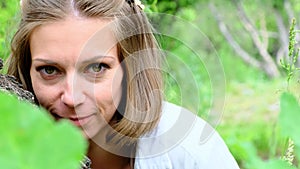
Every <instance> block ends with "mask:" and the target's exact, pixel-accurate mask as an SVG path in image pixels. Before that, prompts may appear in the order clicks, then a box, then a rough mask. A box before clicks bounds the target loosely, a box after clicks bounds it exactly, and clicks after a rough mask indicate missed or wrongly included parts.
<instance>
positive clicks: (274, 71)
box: [235, 2, 279, 77]
mask: <svg viewBox="0 0 300 169" xmlns="http://www.w3.org/2000/svg"><path fill="white" fill-rule="evenodd" d="M235 4H236V7H237V10H238V16H239V18H240V20H241V22H242V23H243V26H244V28H245V29H246V30H247V31H248V32H249V33H250V35H251V38H252V40H253V42H254V45H255V46H256V48H257V49H258V52H259V54H260V55H261V56H262V58H263V60H264V61H265V62H266V64H267V65H265V67H264V68H265V70H266V71H267V73H268V74H269V75H270V76H271V77H276V76H279V70H278V68H277V65H276V64H275V62H274V61H273V59H272V56H271V55H270V54H269V53H268V51H267V49H266V48H264V47H263V44H262V42H261V40H260V38H259V33H258V31H257V30H256V29H255V27H254V25H253V24H252V23H251V21H250V19H249V18H248V16H247V15H246V13H245V11H244V9H243V7H242V5H241V3H240V2H235Z"/></svg>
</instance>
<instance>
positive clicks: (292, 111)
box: [279, 93, 300, 158]
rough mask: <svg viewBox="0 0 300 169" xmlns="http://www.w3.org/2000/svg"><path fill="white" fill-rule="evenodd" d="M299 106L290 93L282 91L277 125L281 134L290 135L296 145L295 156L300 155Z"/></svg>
mask: <svg viewBox="0 0 300 169" xmlns="http://www.w3.org/2000/svg"><path fill="white" fill-rule="evenodd" d="M299 123H300V106H299V103H298V101H297V99H296V98H295V97H294V96H293V95H292V94H290V93H283V94H282V96H281V98H280V115H279V127H280V129H281V132H282V135H283V136H286V137H290V138H291V139H292V140H293V141H294V143H295V147H296V154H297V157H298V158H299V157H300V151H299V150H300V132H299Z"/></svg>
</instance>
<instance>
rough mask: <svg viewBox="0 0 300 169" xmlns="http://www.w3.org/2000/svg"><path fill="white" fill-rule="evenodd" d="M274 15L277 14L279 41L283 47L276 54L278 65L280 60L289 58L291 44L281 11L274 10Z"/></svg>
mask: <svg viewBox="0 0 300 169" xmlns="http://www.w3.org/2000/svg"><path fill="white" fill-rule="evenodd" d="M274 13H275V18H276V24H277V27H278V31H279V39H280V42H281V47H280V49H279V50H278V51H277V54H276V60H277V63H278V60H280V58H282V57H284V56H287V55H288V53H289V49H288V46H289V42H288V39H289V35H288V34H289V32H288V30H287V29H286V27H285V24H284V22H283V18H282V16H281V15H280V14H279V11H278V10H277V9H274Z"/></svg>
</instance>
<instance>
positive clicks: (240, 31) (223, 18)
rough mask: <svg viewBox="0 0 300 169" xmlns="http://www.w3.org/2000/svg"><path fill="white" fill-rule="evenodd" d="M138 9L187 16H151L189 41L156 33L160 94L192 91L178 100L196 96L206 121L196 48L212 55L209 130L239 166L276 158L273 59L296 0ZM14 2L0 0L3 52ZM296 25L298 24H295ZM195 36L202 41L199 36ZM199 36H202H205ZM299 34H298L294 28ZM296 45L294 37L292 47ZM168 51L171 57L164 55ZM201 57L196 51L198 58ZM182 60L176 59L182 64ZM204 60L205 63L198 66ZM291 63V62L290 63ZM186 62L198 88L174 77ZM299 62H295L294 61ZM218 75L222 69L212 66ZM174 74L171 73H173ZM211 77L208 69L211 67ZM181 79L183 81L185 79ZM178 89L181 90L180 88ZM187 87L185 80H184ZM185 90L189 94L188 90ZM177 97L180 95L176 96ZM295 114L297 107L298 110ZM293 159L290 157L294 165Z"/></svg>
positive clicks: (182, 1)
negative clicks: (161, 66)
mask: <svg viewBox="0 0 300 169" xmlns="http://www.w3.org/2000/svg"><path fill="white" fill-rule="evenodd" d="M142 2H143V3H144V4H145V5H146V9H145V11H146V12H148V13H149V17H150V18H151V17H153V18H154V17H155V16H153V15H154V14H155V13H157V12H159V13H167V14H170V15H175V16H177V17H179V18H181V19H183V20H184V21H185V23H189V24H188V25H181V23H180V22H174V20H172V19H170V18H168V17H165V18H164V17H162V18H159V19H158V20H156V19H157V18H156V19H153V20H155V21H157V22H155V21H154V22H153V24H154V27H155V28H156V29H157V30H164V29H168V28H169V27H170V26H171V27H176V28H181V27H182V29H178V30H176V31H178V32H177V33H178V34H180V37H186V38H187V39H189V41H190V42H191V43H192V44H193V42H195V43H199V44H198V45H197V49H196V50H197V52H196V53H195V51H193V50H194V49H195V48H193V50H191V49H190V48H189V47H190V46H188V44H184V43H183V42H182V41H181V40H180V39H176V37H167V36H166V37H164V36H160V38H161V45H162V47H163V49H164V50H166V51H168V52H169V53H170V54H167V57H166V58H167V59H166V60H167V63H168V66H167V70H168V74H167V75H166V81H167V83H166V89H165V95H166V99H167V100H169V101H171V102H174V103H177V104H180V103H182V102H183V101H182V100H181V94H180V92H198V93H199V98H197V99H195V98H193V97H192V96H194V95H191V97H190V98H188V100H187V101H186V100H185V101H184V104H186V105H184V106H185V107H188V108H189V107H190V106H191V107H192V108H191V109H193V105H194V104H195V103H196V104H197V105H198V104H199V108H198V109H196V111H197V112H196V113H198V114H199V116H201V117H202V118H204V119H206V120H208V121H209V122H212V121H214V120H219V119H213V117H211V116H210V114H209V110H210V108H211V107H210V106H211V102H212V99H213V96H212V93H213V90H214V89H213V88H212V87H211V81H210V78H211V76H212V74H209V73H208V72H207V69H206V68H207V67H209V66H211V67H213V66H214V62H208V63H203V62H202V61H201V60H200V61H199V60H197V59H199V56H197V54H201V55H202V56H205V57H208V58H209V57H217V59H219V60H220V61H221V64H222V69H223V70H224V73H225V82H226V83H225V84H223V83H221V84H220V85H224V87H225V91H226V92H225V99H224V109H223V112H222V118H221V120H220V121H218V125H217V126H216V129H217V130H218V131H219V132H220V134H221V135H222V137H223V138H224V139H225V142H226V143H227V145H228V146H229V148H230V150H231V152H232V153H233V155H234V156H235V158H236V160H237V161H238V163H239V165H240V167H241V168H243V169H254V168H264V167H263V165H262V164H261V165H260V163H259V162H261V161H268V160H269V159H273V158H281V157H282V156H283V155H284V154H285V151H286V147H287V145H286V141H282V138H281V136H280V134H278V133H277V134H276V124H277V121H278V117H279V116H278V114H279V97H280V95H281V93H282V92H284V91H286V90H287V86H288V85H287V81H286V77H287V74H286V73H285V71H284V70H283V69H282V67H281V66H280V60H288V55H289V28H290V25H291V21H292V18H295V19H296V21H298V22H300V18H299V16H300V2H299V1H298V0H263V1H261V0H252V1H249V0H210V1H208V0H174V1H167V0H147V1H145V0H144V1H142ZM18 16H19V1H18V0H9V1H8V0H1V1H0V25H1V26H0V44H1V45H0V57H1V58H4V59H5V58H7V57H8V56H9V53H10V52H9V48H10V47H9V43H10V40H11V38H12V35H13V33H14V31H15V27H16V24H17V23H18V21H19V17H18ZM191 25H193V26H195V27H196V28H197V29H198V30H200V31H201V32H202V35H195V34H192V33H191V32H189V31H186V30H187V29H185V26H191ZM295 28H296V29H298V28H300V24H296V27H295ZM199 37H203V41H201V42H198V41H199ZM205 38H207V39H205ZM296 40H297V41H300V34H299V35H298V34H297V35H296ZM297 45H298V44H296V47H298V46H297ZM168 55H174V56H176V57H177V58H179V60H180V63H179V62H175V61H173V60H172V57H170V56H168ZM200 58H201V57H200ZM182 63H183V64H182ZM206 64H211V65H206ZM297 65H299V62H297V63H296V66H297ZM186 67H188V69H189V71H191V74H192V77H193V79H194V80H195V82H196V88H197V90H198V91H188V89H185V87H182V86H180V84H179V83H178V81H185V80H186V79H185V78H186V76H185V74H184V73H182V69H181V68H186ZM298 67H299V66H298ZM214 73H215V74H218V73H219V74H222V73H223V72H214ZM175 76H176V78H175V79H174V77H175ZM213 76H214V74H213ZM298 80H299V76H298V74H297V73H296V72H295V75H294V76H293V79H292V80H291V83H290V84H289V86H288V88H289V90H290V91H292V92H294V93H295V95H296V97H297V98H299V94H298V93H299V84H298ZM186 81H188V80H186ZM183 88H184V89H183ZM187 88H188V87H187ZM191 94H192V93H191ZM183 99H185V98H183ZM299 113H300V112H299ZM295 130H297V129H295ZM298 163H299V162H298V161H297V160H293V164H294V165H295V166H297V165H298Z"/></svg>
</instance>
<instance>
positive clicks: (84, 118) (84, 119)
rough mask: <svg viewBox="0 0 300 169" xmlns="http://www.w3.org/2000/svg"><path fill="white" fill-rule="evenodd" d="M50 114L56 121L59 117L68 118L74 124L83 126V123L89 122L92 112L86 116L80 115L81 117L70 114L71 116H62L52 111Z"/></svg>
mask: <svg viewBox="0 0 300 169" xmlns="http://www.w3.org/2000/svg"><path fill="white" fill-rule="evenodd" d="M52 115H53V116H54V118H55V119H56V120H57V121H58V120H61V119H67V120H69V121H70V122H71V123H73V124H74V125H75V126H77V127H80V126H83V125H85V124H87V123H88V122H89V120H90V119H91V117H92V116H93V115H94V114H90V115H87V116H82V117H77V116H72V117H62V116H60V115H58V114H56V113H52Z"/></svg>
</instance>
